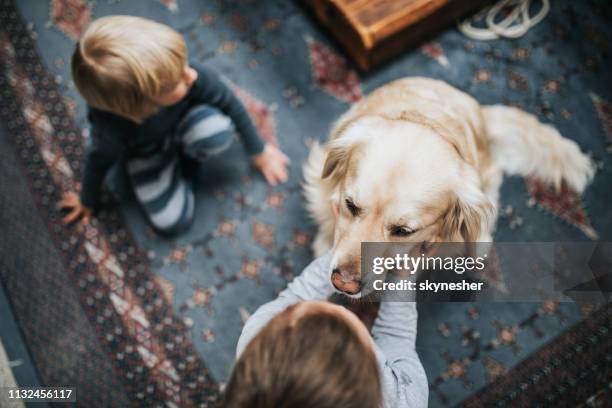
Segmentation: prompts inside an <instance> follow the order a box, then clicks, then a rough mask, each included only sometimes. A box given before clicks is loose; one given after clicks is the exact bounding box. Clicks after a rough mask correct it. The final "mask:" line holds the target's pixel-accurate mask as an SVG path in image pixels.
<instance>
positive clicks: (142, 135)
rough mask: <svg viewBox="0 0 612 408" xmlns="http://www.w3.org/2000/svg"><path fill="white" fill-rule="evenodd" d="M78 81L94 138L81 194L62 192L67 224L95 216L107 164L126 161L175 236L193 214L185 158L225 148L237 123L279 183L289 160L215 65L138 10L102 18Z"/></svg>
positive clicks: (151, 210) (154, 216) (83, 49)
mask: <svg viewBox="0 0 612 408" xmlns="http://www.w3.org/2000/svg"><path fill="white" fill-rule="evenodd" d="M72 76H73V79H74V82H75V84H76V86H77V88H78V90H79V92H80V93H81V95H82V96H83V97H84V98H85V100H86V101H87V104H88V109H89V111H88V119H89V121H90V123H91V139H90V144H89V146H88V150H87V154H86V158H85V163H84V166H83V167H84V169H83V179H82V182H81V192H80V195H78V194H77V193H75V192H69V193H67V194H65V196H64V197H63V200H62V201H61V202H60V206H61V207H64V208H68V209H70V213H69V214H68V215H67V216H66V217H65V219H64V221H65V222H72V221H74V220H77V219H79V218H81V217H82V218H83V221H84V222H88V221H89V219H90V217H91V215H92V211H93V208H94V207H95V205H96V203H97V201H98V191H99V189H100V186H101V184H102V182H103V180H104V177H105V175H106V173H107V171H108V170H109V168H110V167H111V166H112V165H113V164H114V163H116V162H119V161H122V162H124V163H125V164H126V167H127V173H128V174H129V177H130V180H131V183H132V186H133V188H134V191H135V195H136V198H137V200H138V201H139V202H140V204H141V205H142V207H143V208H144V210H145V213H146V215H147V218H148V219H149V221H150V222H151V224H152V225H153V227H154V228H155V229H156V230H157V231H159V232H162V233H176V232H178V231H180V230H182V229H184V228H186V227H187V226H189V225H190V223H191V220H192V219H193V215H194V194H193V185H192V180H191V179H190V178H189V177H188V176H187V175H186V174H185V172H184V165H185V160H195V161H202V160H205V159H206V158H208V157H210V156H213V155H217V154H219V153H221V152H223V151H224V150H226V149H227V148H228V147H229V146H230V145H231V142H232V139H233V138H234V130H235V129H236V130H237V131H238V133H239V135H240V137H241V139H242V142H243V144H244V147H245V149H246V151H247V153H248V154H249V155H250V156H251V158H252V162H253V164H254V165H255V167H257V169H258V170H259V171H260V172H261V173H262V174H263V175H264V177H265V178H266V180H267V181H268V182H269V183H270V184H272V185H274V184H276V183H278V182H284V181H286V180H287V165H288V163H289V159H288V158H287V156H285V155H284V154H283V153H282V152H281V151H280V150H279V149H277V148H276V147H274V146H272V145H270V144H265V143H264V142H263V141H262V139H261V137H260V136H259V134H258V133H257V130H256V129H255V127H254V126H253V123H252V122H251V119H250V118H249V116H248V114H247V112H246V111H245V109H244V107H243V106H242V104H241V103H240V101H239V100H238V99H237V98H236V97H235V96H234V94H233V92H232V91H231V89H230V88H229V87H228V86H227V85H226V84H225V83H224V82H223V80H222V79H221V78H220V77H219V75H217V74H216V73H215V72H214V71H212V70H210V69H207V68H204V67H201V66H197V65H195V64H190V63H189V62H188V59H187V47H186V44H185V41H184V39H183V37H182V36H181V35H180V34H179V33H177V32H176V31H174V30H173V29H171V28H170V27H168V26H165V25H163V24H159V23H156V22H154V21H151V20H147V19H144V18H140V17H132V16H109V17H103V18H100V19H98V20H95V21H94V22H93V23H92V24H91V25H90V26H89V27H88V28H87V30H86V31H85V33H84V34H83V36H82V38H81V39H80V40H79V42H78V43H77V45H76V49H75V51H74V54H73V56H72Z"/></svg>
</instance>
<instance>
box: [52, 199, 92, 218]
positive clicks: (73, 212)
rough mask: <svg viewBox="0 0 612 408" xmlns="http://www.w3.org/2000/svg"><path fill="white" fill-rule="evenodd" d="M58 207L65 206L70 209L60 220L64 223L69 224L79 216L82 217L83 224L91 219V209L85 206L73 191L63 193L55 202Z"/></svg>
mask: <svg viewBox="0 0 612 408" xmlns="http://www.w3.org/2000/svg"><path fill="white" fill-rule="evenodd" d="M57 206H58V208H62V209H64V208H66V209H68V210H70V213H68V215H67V216H65V217H64V219H63V220H62V221H63V222H64V224H70V223H71V222H73V221H76V220H78V219H79V218H82V219H83V224H89V221H90V220H91V215H92V213H93V210H92V209H91V208H88V207H85V206H84V205H83V204H82V203H81V198H80V197H79V195H78V194H77V193H75V192H74V191H69V192H67V193H65V194H64V196H63V197H62V200H61V201H60V202H59V203H57Z"/></svg>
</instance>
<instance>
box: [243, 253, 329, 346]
mask: <svg viewBox="0 0 612 408" xmlns="http://www.w3.org/2000/svg"><path fill="white" fill-rule="evenodd" d="M330 262H331V254H326V255H323V256H322V257H319V258H317V259H315V260H314V261H312V262H311V263H310V265H308V266H307V267H306V269H304V271H303V272H302V273H301V274H300V275H299V276H297V277H296V278H295V279H293V281H292V282H291V283H290V284H289V285H288V286H287V289H285V290H283V291H282V292H281V293H280V294H279V295H278V298H276V299H275V300H273V301H271V302H268V303H266V304H264V305H262V306H261V307H259V309H257V311H255V313H254V314H253V315H252V316H251V317H250V318H249V319H248V320H247V322H246V324H245V325H244V328H243V330H242V334H241V335H240V339H238V346H237V347H236V355H237V356H239V355H240V354H241V353H242V351H243V350H244V348H245V347H246V346H247V344H249V342H250V341H251V339H253V337H255V335H257V333H259V331H260V330H261V329H262V328H263V327H264V326H265V325H266V324H268V322H269V321H270V320H272V318H274V316H276V315H277V314H279V313H280V312H282V311H283V310H285V309H286V308H287V307H288V306H291V305H292V304H294V303H297V302H299V301H302V300H324V299H327V298H328V297H329V296H331V295H332V294H333V293H334V287H333V286H332V284H331V281H330V280H329V264H330Z"/></svg>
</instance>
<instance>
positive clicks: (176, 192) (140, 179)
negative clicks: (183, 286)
mask: <svg viewBox="0 0 612 408" xmlns="http://www.w3.org/2000/svg"><path fill="white" fill-rule="evenodd" d="M234 135H235V131H234V125H233V123H232V121H231V120H230V118H228V117H227V116H225V115H224V114H223V113H222V112H220V111H219V110H218V109H216V108H214V107H211V106H208V105H198V106H195V107H193V108H192V109H190V110H189V112H187V114H186V115H185V118H183V119H182V120H181V122H180V124H179V125H178V126H177V130H176V135H174V137H171V136H169V139H168V143H167V146H166V147H164V148H163V149H162V150H161V151H158V152H156V153H155V154H152V155H151V156H148V157H138V158H132V159H129V160H128V162H127V172H128V174H129V176H130V179H131V181H132V186H133V188H134V192H135V194H136V198H137V199H138V201H139V202H140V204H141V205H142V207H143V208H144V210H145V213H146V215H147V218H148V219H149V221H150V223H151V225H152V226H153V227H154V228H155V229H156V230H157V231H158V232H161V233H165V234H173V233H177V232H179V231H181V230H183V229H185V228H187V227H188V226H189V225H190V224H191V222H192V220H193V215H194V194H193V184H192V180H190V179H188V178H186V177H185V176H184V175H183V169H182V166H181V157H184V156H187V157H188V158H191V159H195V160H198V161H201V160H205V159H206V158H208V157H210V156H213V155H216V154H219V153H221V152H223V151H224V150H227V149H228V148H229V147H230V145H231V144H232V140H233V139H234Z"/></svg>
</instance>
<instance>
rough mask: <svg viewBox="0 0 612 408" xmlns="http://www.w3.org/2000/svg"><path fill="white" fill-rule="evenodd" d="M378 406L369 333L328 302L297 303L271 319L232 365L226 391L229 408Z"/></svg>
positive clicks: (377, 380)
mask: <svg viewBox="0 0 612 408" xmlns="http://www.w3.org/2000/svg"><path fill="white" fill-rule="evenodd" d="M381 405H382V389H381V379H380V372H379V366H378V362H377V360H376V355H375V353H374V345H373V341H372V338H371V337H370V334H369V333H368V330H367V329H366V328H365V326H364V325H363V324H362V323H361V321H360V320H359V319H358V318H357V317H356V316H355V315H354V314H353V313H351V312H349V311H348V310H346V309H345V308H343V307H341V306H337V305H333V304H331V303H329V302H301V303H298V304H296V305H293V306H291V307H289V308H287V309H286V310H285V311H284V312H282V313H280V314H279V315H278V316H276V317H275V318H274V319H272V320H271V321H270V323H268V325H267V326H266V327H264V328H263V329H262V330H261V332H259V333H258V334H257V336H256V337H255V338H253V340H251V342H250V343H249V344H248V345H247V347H246V348H245V349H244V351H243V353H242V355H241V356H240V357H239V358H238V360H237V361H236V364H235V366H234V370H233V372H232V376H231V378H230V380H229V383H228V385H227V388H226V390H225V406H226V407H228V408H246V407H248V408H260V407H261V408H263V407H277V408H283V407H287V408H288V407H301V408H309V407H313V408H315V407H317V408H326V407H329V408H332V407H333V408H342V407H347V408H348V407H363V408H376V407H379V406H381Z"/></svg>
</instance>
